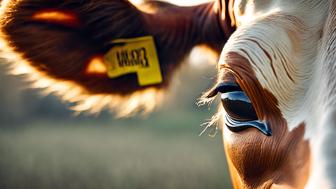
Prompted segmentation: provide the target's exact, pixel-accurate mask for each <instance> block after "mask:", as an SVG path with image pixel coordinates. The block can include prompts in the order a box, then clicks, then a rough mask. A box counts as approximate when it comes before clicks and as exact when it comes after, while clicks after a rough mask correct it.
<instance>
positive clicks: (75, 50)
mask: <svg viewBox="0 0 336 189" xmlns="http://www.w3.org/2000/svg"><path fill="white" fill-rule="evenodd" d="M145 10H147V11H145ZM220 17H221V14H220V6H217V5H216V4H215V3H208V4H202V5H199V6H193V7H178V6H175V5H171V4H168V3H163V2H153V1H150V2H147V3H146V4H144V5H143V6H139V7H135V6H134V5H132V4H131V3H130V2H129V1H126V0H81V1H79V0H74V1H64V0H19V1H17V0H5V1H2V2H1V11H0V18H1V20H0V26H1V31H0V37H1V47H0V48H1V50H2V54H1V57H3V58H6V59H7V61H8V62H9V63H11V64H12V65H13V73H15V74H27V76H28V77H29V79H30V80H31V81H34V82H33V87H38V88H44V89H45V91H46V92H48V93H55V94H57V95H59V96H60V97H62V99H63V100H66V101H70V102H75V103H76V104H77V105H75V107H74V110H76V111H88V112H91V113H98V112H100V111H101V110H102V109H104V108H109V109H111V110H112V111H114V112H115V113H116V115H117V116H129V115H131V114H133V113H135V112H144V113H147V112H150V111H152V110H153V109H154V108H155V107H156V105H157V104H158V103H159V102H160V101H161V100H162V99H163V95H164V91H165V89H166V88H167V87H168V86H169V83H170V80H171V78H172V76H173V72H174V71H175V70H176V69H177V68H178V67H179V64H180V62H181V61H182V59H183V58H184V57H185V56H186V55H187V53H189V52H190V50H191V49H192V47H194V46H195V45H200V44H204V45H207V46H208V47H210V48H212V49H213V50H215V51H218V52H219V51H220V50H221V48H222V47H223V45H224V42H225V41H226V39H227V37H228V35H229V34H228V32H227V31H228V30H227V29H226V30H225V31H226V32H225V31H224V30H223V23H222V21H221V19H220Z"/></svg>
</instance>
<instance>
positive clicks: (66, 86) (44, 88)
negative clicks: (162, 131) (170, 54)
mask: <svg viewBox="0 0 336 189" xmlns="http://www.w3.org/2000/svg"><path fill="white" fill-rule="evenodd" d="M9 2H10V1H9V0H4V1H2V2H1V8H0V18H5V17H4V11H5V9H6V8H8V7H10V6H11V5H10V3H9ZM32 18H33V19H36V20H41V21H51V22H56V23H61V24H62V23H78V20H77V18H76V17H74V15H71V14H67V13H66V12H62V11H50V10H49V11H46V12H38V13H36V14H34V15H33V17H32ZM1 22H2V23H3V24H5V22H6V21H5V20H2V21H1ZM0 27H2V26H0ZM196 51H197V52H200V51H198V50H196ZM0 53H1V54H0V57H1V58H4V59H5V60H6V61H5V63H6V64H8V66H9V68H10V69H9V70H10V73H11V74H14V75H24V76H25V78H26V80H27V81H28V82H29V83H30V85H29V86H28V88H38V89H40V90H41V92H42V94H43V95H49V94H54V95H56V96H58V97H59V98H60V99H62V100H63V101H65V102H69V103H71V105H72V108H71V109H72V110H74V111H75V112H76V113H82V112H84V113H89V114H99V113H100V112H101V111H102V110H109V111H111V112H114V113H115V116H116V117H129V116H132V115H134V114H138V113H141V114H142V115H146V114H148V113H150V112H152V111H153V110H154V109H155V108H157V107H158V106H159V105H160V104H161V103H162V101H163V100H164V99H165V96H167V93H168V91H166V90H162V89H156V88H154V87H153V88H147V89H144V90H141V91H138V92H134V93H132V94H130V95H117V94H98V95H97V94H95V95H93V94H90V93H89V92H88V91H86V90H85V89H84V88H83V87H81V86H80V85H78V84H76V83H75V82H73V81H66V80H62V79H55V78H53V77H51V76H50V75H48V74H47V73H45V72H43V71H40V70H37V69H36V68H35V67H33V66H31V62H29V60H27V59H25V58H24V55H23V54H22V53H19V52H17V51H15V50H14V49H13V48H12V47H11V46H10V44H9V41H8V36H6V34H4V33H3V31H0ZM202 55H203V56H207V55H205V54H204V53H203V54H202ZM193 56H194V55H193ZM209 57H211V56H209ZM193 59H194V58H193ZM212 60H213V59H212ZM208 62H209V61H208ZM210 62H213V61H210ZM196 66H199V65H196ZM86 71H87V73H89V74H104V73H106V67H105V65H104V64H103V62H102V60H101V58H97V57H95V58H93V59H92V60H91V62H90V63H89V64H88V67H87V70H86ZM170 88H172V86H170ZM168 90H170V89H168Z"/></svg>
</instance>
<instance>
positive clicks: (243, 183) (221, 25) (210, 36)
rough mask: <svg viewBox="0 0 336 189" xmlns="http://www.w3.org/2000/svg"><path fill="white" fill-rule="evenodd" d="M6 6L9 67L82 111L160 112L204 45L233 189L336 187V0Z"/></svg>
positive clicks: (105, 0) (36, 1)
mask: <svg viewBox="0 0 336 189" xmlns="http://www.w3.org/2000/svg"><path fill="white" fill-rule="evenodd" d="M0 14H1V15H0V19H1V21H0V38H1V43H0V44H1V51H2V52H1V57H3V58H6V59H7V62H9V64H10V65H11V66H12V68H13V70H12V72H13V73H16V74H19V73H24V74H27V76H28V77H29V79H30V80H32V81H34V82H33V86H35V87H41V88H44V90H45V91H46V92H54V93H56V94H57V95H59V96H60V98H62V99H64V100H66V101H70V102H76V103H77V105H76V106H75V107H74V109H75V110H77V111H89V112H91V113H97V112H99V111H101V110H102V109H103V108H105V107H108V108H110V109H111V110H112V111H115V113H116V114H117V116H121V117H125V116H131V115H133V114H134V113H139V112H140V113H148V112H150V111H152V110H153V109H154V108H155V107H156V106H157V105H158V104H160V103H161V101H162V99H164V97H165V95H167V93H166V91H167V89H168V88H169V86H171V84H172V81H173V77H174V72H175V71H176V70H178V68H179V67H180V65H181V62H182V60H183V59H184V58H185V57H186V55H188V53H189V52H190V51H191V49H192V48H193V47H195V46H198V45H203V46H206V47H207V48H209V49H211V50H212V51H213V52H214V53H217V54H218V56H219V59H218V64H217V68H218V74H217V76H216V78H217V81H216V83H215V84H214V86H213V87H212V88H211V89H209V90H208V91H206V92H204V95H203V96H202V97H201V100H200V103H207V102H211V101H212V100H213V99H214V98H215V97H216V96H218V95H220V97H221V104H222V108H220V110H219V113H218V116H214V120H212V121H211V123H213V122H216V121H217V122H219V128H220V129H221V131H222V136H223V141H224V149H225V153H226V157H227V163H228V165H229V170H230V173H231V179H232V183H233V186H234V188H291V189H300V188H305V189H315V188H318V187H322V188H326V189H332V188H336V147H335V145H333V143H334V140H333V139H334V138H335V137H336V109H335V105H336V96H335V95H336V80H335V78H334V77H335V73H336V66H335V65H336V64H335V61H336V57H335V56H336V55H335V53H336V32H335V30H336V2H335V1H333V0H297V1H291V0H282V1H278V0H268V1H266V0H215V1H212V2H209V3H205V4H201V5H196V6H190V7H180V6H176V5H172V4H169V3H165V2H159V1H145V2H144V3H143V4H140V5H133V4H132V3H130V2H129V1H126V0H72V1H62V0H43V1H42V0H3V1H2V2H1V8H0ZM116 62H118V63H116ZM145 68H150V69H151V71H149V72H142V71H143V70H145Z"/></svg>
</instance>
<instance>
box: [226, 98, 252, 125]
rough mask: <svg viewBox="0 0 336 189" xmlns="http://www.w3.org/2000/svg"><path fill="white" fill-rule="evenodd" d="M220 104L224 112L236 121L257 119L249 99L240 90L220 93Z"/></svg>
mask: <svg viewBox="0 0 336 189" xmlns="http://www.w3.org/2000/svg"><path fill="white" fill-rule="evenodd" d="M222 104H223V107H224V109H225V111H226V113H227V114H228V115H229V116H230V117H231V118H232V119H234V120H237V121H253V120H258V116H257V114H256V112H255V110H254V108H253V106H252V104H251V101H250V99H249V98H248V97H247V96H246V94H245V93H244V92H242V91H236V92H228V93H224V94H222Z"/></svg>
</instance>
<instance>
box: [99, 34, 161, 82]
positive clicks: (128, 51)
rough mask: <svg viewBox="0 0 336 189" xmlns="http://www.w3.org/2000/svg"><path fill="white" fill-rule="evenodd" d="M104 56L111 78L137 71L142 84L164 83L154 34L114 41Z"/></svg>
mask: <svg viewBox="0 0 336 189" xmlns="http://www.w3.org/2000/svg"><path fill="white" fill-rule="evenodd" d="M112 44H113V47H112V48H111V49H110V51H109V52H108V53H107V54H106V55H105V56H104V62H105V64H106V67H107V74H108V77H110V78H117V77H119V76H122V75H126V74H130V73H136V74H137V77H138V83H139V85H140V86H146V85H154V84H159V83H162V75H161V70H160V64H159V59H158V55H157V52H156V48H155V43H154V39H153V37H152V36H145V37H139V38H132V39H117V40H114V41H112Z"/></svg>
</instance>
